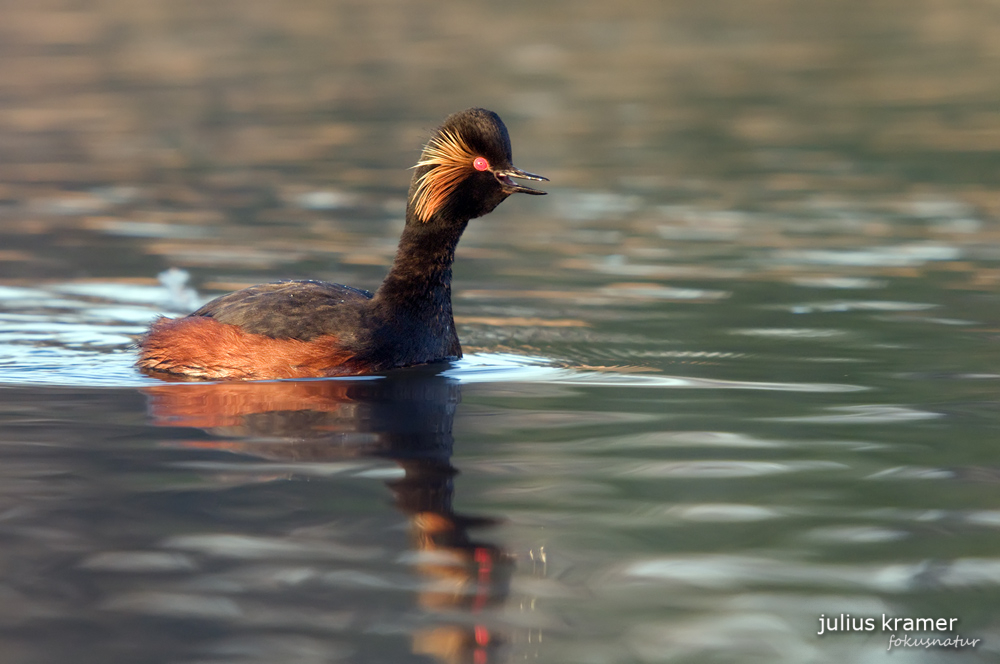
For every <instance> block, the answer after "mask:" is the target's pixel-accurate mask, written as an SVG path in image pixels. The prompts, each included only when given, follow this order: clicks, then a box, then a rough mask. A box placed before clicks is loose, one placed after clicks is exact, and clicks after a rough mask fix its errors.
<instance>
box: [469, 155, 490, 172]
mask: <svg viewBox="0 0 1000 664" xmlns="http://www.w3.org/2000/svg"><path fill="white" fill-rule="evenodd" d="M472 167H473V168H475V169H476V170H477V171H486V170H489V168H490V162H488V161H486V160H485V159H483V158H482V157H476V158H475V159H474V160H473V161H472Z"/></svg>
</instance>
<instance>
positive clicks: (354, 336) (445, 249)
mask: <svg viewBox="0 0 1000 664" xmlns="http://www.w3.org/2000/svg"><path fill="white" fill-rule="evenodd" d="M511 159H512V157H511V146H510V137H509V135H508V133H507V128H506V126H504V123H503V121H502V120H501V119H500V116H498V115H497V114H496V113H494V112H492V111H488V110H486V109H482V108H470V109H467V110H464V111H460V112H458V113H455V114H453V115H450V116H448V117H447V118H446V119H445V121H444V123H443V124H442V125H441V126H440V127H439V128H438V129H437V131H436V132H434V134H433V136H432V137H431V139H430V140H429V141H428V143H427V144H426V146H425V147H424V149H423V152H422V154H421V156H420V159H419V161H417V164H416V166H414V173H413V178H412V180H411V182H410V189H409V194H408V196H407V204H406V225H405V227H404V228H403V234H402V237H401V238H400V240H399V248H398V249H397V251H396V256H395V259H394V260H393V263H392V267H391V268H390V269H389V273H388V275H386V277H385V280H384V281H383V282H382V285H381V286H380V287H379V288H378V290H376V291H375V293H374V294H372V293H370V292H368V291H365V290H361V289H358V288H352V287H350V286H343V285H340V284H331V283H326V282H322V281H312V280H308V281H279V282H275V283H268V284H261V285H258V286H251V287H249V288H244V289H243V290H239V291H236V292H234V293H230V294H228V295H223V296H222V297H218V298H216V299H214V300H212V301H211V302H209V303H208V304H206V305H205V306H203V307H201V308H200V309H198V310H197V311H195V312H194V313H192V314H190V315H188V316H185V317H183V318H162V317H161V318H159V319H157V320H156V321H154V322H153V323H152V325H150V327H149V330H148V332H147V333H146V334H145V335H144V336H142V337H141V338H140V339H139V341H138V342H137V345H138V349H139V358H138V360H137V362H136V365H137V367H138V368H139V369H140V370H141V371H143V372H145V373H147V374H149V375H153V376H160V377H163V378H173V379H194V380H199V379H201V380H262V379H274V378H309V377H323V376H350V375H358V374H368V373H377V372H383V371H387V370H389V369H393V368H397V367H406V366H411V365H418V364H427V363H430V362H440V361H445V360H452V359H457V358H460V357H461V356H462V346H461V344H460V342H459V339H458V334H457V332H456V330H455V320H454V317H453V315H452V306H451V278H452V263H453V262H454V260H455V247H456V246H457V245H458V241H459V238H461V236H462V232H463V231H464V230H465V227H466V225H467V224H468V223H469V220H471V219H474V218H476V217H481V216H483V215H485V214H488V213H490V212H492V211H493V209H494V208H496V206H497V205H499V204H500V203H502V202H503V201H504V200H505V199H506V198H507V197H508V196H510V195H511V194H515V193H523V194H534V195H539V194H544V193H545V192H544V191H539V190H537V189H533V188H531V187H528V186H525V185H522V184H520V183H518V182H515V179H519V180H547V178H544V177H542V176H540V175H534V174H532V173H528V172H525V171H522V170H519V169H517V168H515V167H514V165H513V163H512V162H511Z"/></svg>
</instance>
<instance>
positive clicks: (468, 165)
mask: <svg viewBox="0 0 1000 664" xmlns="http://www.w3.org/2000/svg"><path fill="white" fill-rule="evenodd" d="M475 159H476V154H475V153H474V152H473V151H472V148H470V147H469V144H468V143H466V142H465V140H463V139H462V137H461V136H459V135H458V134H455V133H453V132H451V131H448V130H445V131H442V132H440V133H439V134H437V135H436V136H434V138H432V139H431V140H430V141H429V142H428V143H427V146H426V147H425V148H424V152H423V154H422V155H421V156H420V161H418V162H417V165H416V166H414V168H419V167H421V166H430V167H431V168H430V170H428V171H427V172H426V173H424V174H423V175H421V176H420V179H419V180H418V181H417V189H416V191H414V193H413V211H414V213H415V214H416V215H417V219H418V220H420V221H422V222H427V220H428V219H430V218H431V217H432V216H434V213H436V212H437V211H438V210H440V209H441V206H443V205H444V202H445V201H446V200H448V197H449V196H451V194H452V193H453V192H454V191H455V189H456V188H457V187H458V185H459V183H461V182H462V180H464V179H465V178H466V177H468V175H469V173H470V171H473V168H474V167H473V161H474V160H475Z"/></svg>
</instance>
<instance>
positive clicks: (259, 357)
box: [136, 316, 360, 380]
mask: <svg viewBox="0 0 1000 664" xmlns="http://www.w3.org/2000/svg"><path fill="white" fill-rule="evenodd" d="M139 348H140V350H141V355H140V358H139V361H138V362H137V363H136V364H137V365H138V366H139V368H141V369H146V370H148V371H157V372H163V373H167V374H174V375H177V376H185V377H189V378H192V377H193V378H203V379H208V380H233V379H236V380H254V379H260V378H321V377H325V376H347V375H352V374H357V373H360V372H359V371H357V370H354V369H353V368H352V367H351V366H350V364H349V361H350V359H351V353H350V352H347V351H345V350H344V349H343V348H339V347H338V343H337V338H336V337H334V336H332V335H324V336H321V337H316V338H315V339H312V340H311V341H301V340H298V339H274V338H271V337H267V336H264V335H262V334H251V333H249V332H244V331H243V330H242V329H240V327H239V326H237V325H227V324H225V323H220V322H218V321H217V320H214V319H212V318H208V317H206V316H188V317H187V318H160V319H159V320H157V321H155V322H154V323H153V324H152V325H151V326H150V328H149V332H148V333H147V334H146V335H145V336H144V337H143V338H142V339H140V340H139ZM345 363H346V364H345Z"/></svg>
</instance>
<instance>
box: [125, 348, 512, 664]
mask: <svg viewBox="0 0 1000 664" xmlns="http://www.w3.org/2000/svg"><path fill="white" fill-rule="evenodd" d="M437 371H438V369H436V368H434V367H417V368H413V369H406V370H400V371H396V372H393V374H392V375H390V376H388V377H381V378H377V379H361V380H350V379H342V380H301V381H273V382H226V383H184V384H163V385H157V386H152V387H147V388H144V392H145V393H146V394H147V396H148V398H149V409H150V416H151V418H152V420H153V422H154V424H157V425H161V426H172V427H178V426H187V427H198V428H202V429H205V430H207V431H209V432H210V433H212V434H214V435H219V436H224V437H225V439H221V440H208V441H205V440H201V441H196V442H188V443H185V445H192V446H198V447H208V448H213V449H223V450H227V451H232V452H237V453H244V454H249V455H253V456H255V457H259V458H266V459H269V460H272V461H284V462H294V463H296V464H309V463H319V462H330V461H342V460H344V459H348V458H356V457H381V458H387V459H391V460H393V461H394V462H395V463H396V464H398V465H399V467H400V468H401V469H402V470H403V475H402V477H398V478H396V479H393V480H390V481H388V482H387V486H388V487H389V489H390V491H391V492H392V494H393V496H394V499H395V505H396V507H397V509H398V510H399V511H400V512H402V513H403V514H405V515H406V517H407V519H408V521H409V524H410V530H411V533H412V543H413V549H414V550H413V557H414V558H415V559H416V564H415V570H416V571H417V573H418V574H419V575H420V577H421V578H422V579H423V580H424V583H422V584H421V588H420V590H419V591H418V593H417V598H416V600H417V603H418V605H419V606H420V607H421V608H422V609H423V610H425V611H428V612H431V613H434V614H440V615H441V617H442V621H440V622H439V621H435V622H436V624H435V625H434V626H431V627H427V628H419V629H417V630H415V631H414V632H413V634H412V651H413V652H414V654H419V655H430V656H433V657H434V658H436V659H437V660H438V661H440V662H447V663H448V664H458V663H460V662H471V663H473V664H486V663H487V662H491V661H494V660H495V659H496V657H497V652H498V647H499V646H500V644H501V643H502V642H504V641H505V640H506V639H505V638H504V637H502V636H501V635H498V634H497V633H496V630H495V629H494V627H493V626H492V625H487V624H486V621H485V615H484V612H485V610H486V609H488V608H491V607H496V606H499V605H501V604H502V603H503V602H504V601H505V599H506V597H507V594H508V586H509V581H510V576H511V573H512V571H513V559H512V557H511V556H510V555H509V554H508V553H506V552H505V551H504V550H503V549H501V548H500V547H498V546H496V545H494V544H489V543H484V542H481V541H478V540H475V539H473V537H472V536H470V532H469V531H470V529H474V528H477V527H483V526H489V525H491V524H494V523H496V520H495V519H491V518H484V517H474V516H466V515H462V514H458V513H456V512H455V510H454V508H453V506H452V498H453V492H454V485H453V478H454V476H455V475H456V474H457V472H458V471H457V470H456V469H455V468H454V467H453V466H452V465H451V454H452V447H453V442H454V439H453V435H452V424H453V421H454V417H455V410H456V408H457V406H458V403H459V401H460V396H461V388H460V386H459V385H458V384H457V383H456V382H454V381H451V380H449V379H447V378H444V377H442V376H439V375H436V373H437ZM304 470H306V472H307V469H304ZM456 611H458V612H459V615H458V616H457V617H456V619H455V620H447V618H445V616H446V615H447V614H448V613H450V612H456ZM470 618H471V619H470Z"/></svg>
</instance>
